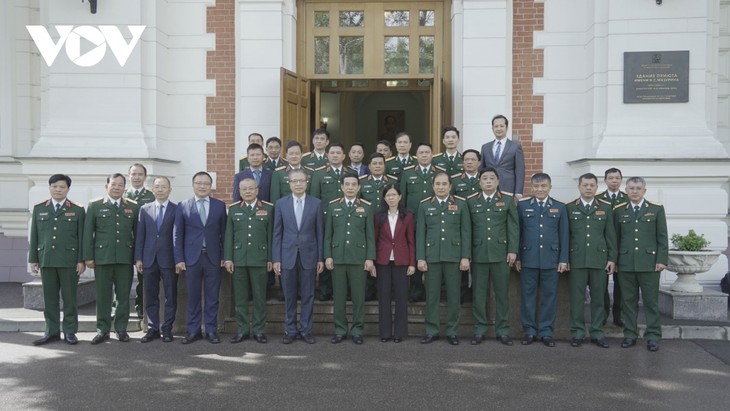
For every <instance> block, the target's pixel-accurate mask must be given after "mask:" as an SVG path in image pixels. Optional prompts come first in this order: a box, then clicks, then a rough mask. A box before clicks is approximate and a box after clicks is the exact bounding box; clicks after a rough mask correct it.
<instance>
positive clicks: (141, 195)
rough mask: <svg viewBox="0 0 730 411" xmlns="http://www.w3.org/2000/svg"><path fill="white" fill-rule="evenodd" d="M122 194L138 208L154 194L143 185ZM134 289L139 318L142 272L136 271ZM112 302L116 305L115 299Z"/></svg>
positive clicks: (142, 282) (152, 197) (141, 303)
mask: <svg viewBox="0 0 730 411" xmlns="http://www.w3.org/2000/svg"><path fill="white" fill-rule="evenodd" d="M122 196H123V197H124V198H128V199H130V200H134V201H135V202H136V203H137V205H138V206H139V207H140V208H141V207H142V206H143V205H145V204H148V203H151V202H153V201H155V194H154V193H153V192H152V191H150V190H148V189H146V188H144V187H142V188H141V189H139V190H137V189H135V188H130V189H128V190H126V191H125V192H124V194H123V195H122ZM135 271H136V269H135ZM134 290H135V293H136V297H135V298H134V309H135V311H137V315H138V316H139V317H140V318H141V317H142V312H143V309H144V299H143V297H144V276H143V275H142V273H139V272H138V273H137V287H136V288H135V289H134ZM113 304H114V306H116V300H115V301H114V303H113Z"/></svg>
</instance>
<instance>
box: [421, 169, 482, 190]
mask: <svg viewBox="0 0 730 411" xmlns="http://www.w3.org/2000/svg"><path fill="white" fill-rule="evenodd" d="M431 164H433V163H431ZM481 192H482V188H481V187H480V186H479V173H476V175H475V176H474V177H469V176H468V175H467V174H466V172H462V173H458V174H454V175H452V176H451V194H453V195H457V196H459V197H463V198H468V197H471V196H472V195H473V194H474V193H481Z"/></svg>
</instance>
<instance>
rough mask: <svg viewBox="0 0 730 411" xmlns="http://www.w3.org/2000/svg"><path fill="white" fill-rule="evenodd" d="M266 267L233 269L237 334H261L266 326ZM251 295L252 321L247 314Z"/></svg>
mask: <svg viewBox="0 0 730 411" xmlns="http://www.w3.org/2000/svg"><path fill="white" fill-rule="evenodd" d="M267 280H268V273H267V272H266V267H238V266H236V268H235V270H234V271H233V301H234V304H235V307H236V323H237V324H238V332H239V334H243V335H249V333H251V332H253V334H254V335H256V334H262V333H263V332H264V327H266V281H267ZM249 292H250V293H251V295H252V296H253V321H250V320H249V315H248V295H249Z"/></svg>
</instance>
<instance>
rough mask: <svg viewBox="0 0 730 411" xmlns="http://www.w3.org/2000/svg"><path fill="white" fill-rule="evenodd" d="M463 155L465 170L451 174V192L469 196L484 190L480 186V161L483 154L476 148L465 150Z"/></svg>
mask: <svg viewBox="0 0 730 411" xmlns="http://www.w3.org/2000/svg"><path fill="white" fill-rule="evenodd" d="M462 157H463V159H464V163H463V166H464V171H462V172H461V173H458V174H453V175H452V176H451V194H454V195H457V196H459V197H462V198H467V197H470V196H471V195H472V194H475V193H479V192H481V191H482V189H481V188H480V186H479V184H480V183H479V163H480V162H481V158H482V155H481V154H479V152H478V151H476V150H473V149H469V150H465V151H464V153H463V154H462Z"/></svg>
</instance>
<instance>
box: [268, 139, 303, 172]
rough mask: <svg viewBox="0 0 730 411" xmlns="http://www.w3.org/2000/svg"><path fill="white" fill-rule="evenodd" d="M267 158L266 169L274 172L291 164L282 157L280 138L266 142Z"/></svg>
mask: <svg viewBox="0 0 730 411" xmlns="http://www.w3.org/2000/svg"><path fill="white" fill-rule="evenodd" d="M266 157H267V158H266V161H265V162H264V167H266V168H270V169H272V170H276V169H277V168H279V167H281V166H285V165H287V164H289V163H288V162H287V161H286V159H285V158H283V157H281V139H280V138H279V137H269V139H268V140H266ZM300 158H301V157H300Z"/></svg>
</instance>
